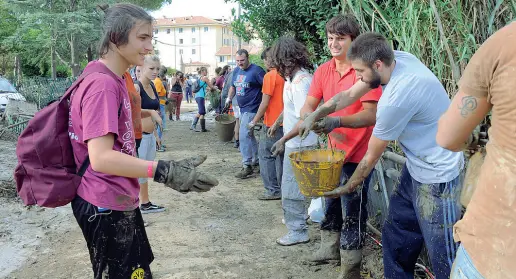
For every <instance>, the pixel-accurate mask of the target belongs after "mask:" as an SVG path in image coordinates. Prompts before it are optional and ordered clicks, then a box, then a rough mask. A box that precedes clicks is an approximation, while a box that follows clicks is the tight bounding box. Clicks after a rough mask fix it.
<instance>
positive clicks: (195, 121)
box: [190, 117, 199, 130]
mask: <svg viewBox="0 0 516 279" xmlns="http://www.w3.org/2000/svg"><path fill="white" fill-rule="evenodd" d="M198 121H199V117H195V118H194V120H193V121H192V126H190V130H195V128H196V127H197V122H198Z"/></svg>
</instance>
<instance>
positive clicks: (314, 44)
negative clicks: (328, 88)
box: [226, 0, 340, 61]
mask: <svg viewBox="0 0 516 279" xmlns="http://www.w3.org/2000/svg"><path fill="white" fill-rule="evenodd" d="M226 1H232V2H238V3H240V5H241V7H242V9H243V10H244V13H243V14H242V15H241V16H240V18H237V19H235V20H234V21H233V23H232V28H233V32H235V34H236V35H237V36H239V37H241V38H242V39H244V40H245V41H250V40H251V39H252V38H254V37H256V36H257V37H259V38H260V39H262V40H263V41H264V43H265V44H266V45H271V44H272V43H273V42H274V41H275V40H276V39H278V38H279V37H280V36H283V35H290V36H292V37H294V38H295V39H296V40H298V41H300V42H302V43H304V44H305V45H306V46H307V47H308V49H309V50H310V51H311V53H312V54H314V59H315V61H323V60H325V59H327V57H328V54H327V53H328V52H327V51H325V46H326V43H325V41H326V34H325V31H324V27H325V23H326V21H327V20H328V19H329V18H331V17H332V16H334V15H337V14H339V12H340V1H339V0H327V1H320V0H226Z"/></svg>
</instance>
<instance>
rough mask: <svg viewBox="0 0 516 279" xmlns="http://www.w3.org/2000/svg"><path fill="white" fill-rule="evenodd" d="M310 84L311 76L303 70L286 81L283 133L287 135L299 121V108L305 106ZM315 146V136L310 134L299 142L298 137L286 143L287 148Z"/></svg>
mask: <svg viewBox="0 0 516 279" xmlns="http://www.w3.org/2000/svg"><path fill="white" fill-rule="evenodd" d="M310 83H312V75H311V74H310V73H309V72H308V71H306V70H305V69H301V70H299V71H297V73H296V74H295V75H294V78H293V79H292V81H290V79H287V81H285V86H284V87H283V132H284V134H285V135H286V134H288V133H289V132H290V131H292V129H294V127H295V126H296V124H297V122H299V120H300V118H301V117H300V114H301V108H302V107H303V105H304V104H305V100H306V96H308V89H309V88H310ZM316 144H317V135H316V134H315V133H314V132H310V134H309V135H308V137H306V138H305V139H304V140H301V138H300V137H299V136H296V137H295V138H293V139H291V140H289V141H287V143H286V144H285V146H286V147H288V148H298V147H306V146H313V145H316Z"/></svg>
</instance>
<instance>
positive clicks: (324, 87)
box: [308, 58, 382, 163]
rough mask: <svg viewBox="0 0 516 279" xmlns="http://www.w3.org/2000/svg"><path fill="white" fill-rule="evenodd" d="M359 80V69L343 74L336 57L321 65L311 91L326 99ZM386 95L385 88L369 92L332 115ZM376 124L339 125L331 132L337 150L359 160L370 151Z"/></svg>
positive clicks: (359, 108) (353, 111) (349, 111)
mask: <svg viewBox="0 0 516 279" xmlns="http://www.w3.org/2000/svg"><path fill="white" fill-rule="evenodd" d="M356 82H357V78H356V75H355V69H353V68H349V70H348V71H347V72H346V73H344V74H343V75H342V77H341V76H340V74H339V72H337V69H336V67H335V58H333V59H331V60H330V61H328V62H326V63H324V64H322V65H321V66H319V68H317V70H316V71H315V74H314V78H313V79H312V84H311V85H310V90H309V91H308V96H312V97H314V98H317V99H319V100H321V99H323V100H324V101H325V102H327V101H328V100H330V99H331V98H332V97H333V96H335V95H337V94H338V93H340V92H341V91H344V90H346V89H349V88H351V86H353V84H355V83H356ZM381 96H382V89H381V87H378V88H376V89H373V90H371V91H369V92H368V93H367V94H365V95H364V96H363V97H362V98H360V100H358V101H356V102H355V103H353V104H352V105H350V106H348V107H347V108H345V109H342V110H339V111H336V112H334V113H332V114H330V116H346V115H353V114H356V113H358V112H360V111H362V110H363V109H364V107H363V106H362V102H378V100H380V97H381ZM373 127H374V126H371V127H365V128H356V129H354V128H337V129H335V130H333V132H331V133H330V142H331V144H332V145H333V146H335V147H336V148H337V149H340V150H343V151H345V152H346V162H351V163H359V162H360V161H361V160H362V158H363V157H364V155H365V153H366V151H367V144H368V142H369V138H371V134H372V132H373Z"/></svg>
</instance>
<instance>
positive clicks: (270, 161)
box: [258, 126, 283, 196]
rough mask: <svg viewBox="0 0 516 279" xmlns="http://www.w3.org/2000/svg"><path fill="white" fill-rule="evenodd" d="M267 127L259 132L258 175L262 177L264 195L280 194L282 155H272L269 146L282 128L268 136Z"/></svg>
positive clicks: (276, 138) (270, 146)
mask: <svg viewBox="0 0 516 279" xmlns="http://www.w3.org/2000/svg"><path fill="white" fill-rule="evenodd" d="M268 130H269V128H268V127H265V126H264V128H263V129H262V130H261V131H260V132H259V133H260V144H259V147H258V158H259V160H260V176H261V177H262V181H263V186H264V187H265V195H267V196H280V195H281V177H282V173H283V155H281V156H273V155H272V152H271V148H272V146H273V145H274V143H276V141H278V140H279V139H280V138H281V137H282V136H283V128H282V127H280V128H279V129H278V130H276V133H275V134H274V137H268V136H267V131H268Z"/></svg>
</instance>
